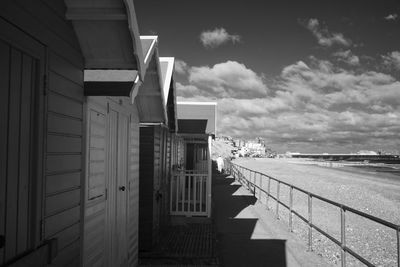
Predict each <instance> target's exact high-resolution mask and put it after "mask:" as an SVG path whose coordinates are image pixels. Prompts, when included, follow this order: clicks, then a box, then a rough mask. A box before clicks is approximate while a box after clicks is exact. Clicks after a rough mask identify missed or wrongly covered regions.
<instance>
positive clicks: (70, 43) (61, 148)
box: [0, 0, 84, 266]
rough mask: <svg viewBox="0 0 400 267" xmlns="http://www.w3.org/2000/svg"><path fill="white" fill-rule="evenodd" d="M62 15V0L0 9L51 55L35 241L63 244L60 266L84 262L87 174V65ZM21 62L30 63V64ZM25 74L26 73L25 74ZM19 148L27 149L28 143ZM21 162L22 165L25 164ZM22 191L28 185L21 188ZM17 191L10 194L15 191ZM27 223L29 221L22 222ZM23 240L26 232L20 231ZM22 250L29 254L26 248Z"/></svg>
mask: <svg viewBox="0 0 400 267" xmlns="http://www.w3.org/2000/svg"><path fill="white" fill-rule="evenodd" d="M62 10H65V6H64V1H62V0H54V1H51V3H50V1H40V0H38V1H23V0H15V1H2V3H1V6H0V16H1V17H2V18H3V19H4V20H5V21H8V23H10V24H12V25H15V28H16V29H19V31H21V32H23V33H25V34H26V35H27V36H31V38H33V39H36V40H37V41H38V42H40V43H41V44H43V45H44V46H45V47H46V51H47V55H46V66H47V68H46V70H45V72H44V73H41V75H45V78H46V81H47V86H46V88H43V90H44V91H40V95H42V97H43V98H44V102H45V105H44V108H45V113H44V118H42V120H43V122H44V129H45V132H44V144H43V148H44V151H43V154H44V174H43V177H40V181H38V182H39V184H43V191H42V193H41V198H42V201H41V202H42V203H43V204H42V205H43V207H42V209H43V212H42V225H41V227H40V228H41V233H42V234H41V236H38V237H36V240H41V241H43V240H45V239H50V238H57V239H58V255H57V257H56V258H55V259H54V264H55V265H56V266H67V265H69V264H72V263H75V264H76V263H78V264H79V262H80V249H81V245H80V244H81V237H80V236H81V234H80V233H81V226H80V222H81V220H82V218H81V195H82V191H81V184H82V182H83V179H82V178H83V169H84V164H83V153H84V127H83V125H84V95H83V63H84V62H83V57H82V55H81V52H80V48H79V43H78V41H77V39H76V36H75V33H74V29H73V27H72V25H71V23H70V22H68V21H66V20H65V16H64V14H63V13H62ZM21 62H22V64H30V63H28V62H26V60H25V59H22V61H21ZM26 73H27V72H25V71H23V72H22V74H23V75H26ZM26 79H29V77H26V76H23V77H22V81H23V82H24V81H25V80H26ZM27 82H28V81H27ZM43 92H44V94H43ZM22 97H25V96H22ZM26 97H28V96H26ZM13 113H15V114H16V115H17V114H18V113H16V112H14V111H13ZM23 124H24V125H26V126H29V123H28V122H25V121H24V122H23ZM23 131H24V130H23ZM20 145H21V147H23V146H25V145H26V144H23V143H21V144H20ZM20 156H21V157H23V155H20ZM18 161H20V162H22V161H23V159H22V158H20V159H19V160H16V162H18ZM27 169H28V168H26V167H24V168H22V170H27ZM10 186H11V185H10ZM19 186H20V187H25V186H26V185H24V183H20V184H19ZM31 186H32V185H31ZM33 186H35V185H33ZM16 190H17V189H10V192H14V191H16ZM39 203H40V202H39ZM24 205H25V204H24ZM25 206H26V207H27V205H25ZM25 209H26V208H25ZM16 210H17V211H18V209H16ZM21 212H22V209H21ZM22 223H27V221H25V222H24V221H20V222H19V224H22ZM21 227H22V226H21ZM38 232H39V230H38ZM21 235H24V233H23V232H21ZM20 239H21V238H19V237H18V238H17V240H20ZM18 249H19V250H20V251H24V250H25V247H23V246H22V247H19V248H18Z"/></svg>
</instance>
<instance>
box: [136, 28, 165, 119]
mask: <svg viewBox="0 0 400 267" xmlns="http://www.w3.org/2000/svg"><path fill="white" fill-rule="evenodd" d="M141 40H142V44H143V46H144V49H145V51H144V52H145V56H144V60H145V67H146V74H145V77H144V80H143V83H142V84H141V85H140V86H139V90H138V94H137V96H136V98H135V101H136V103H137V107H138V111H139V119H140V122H141V123H164V124H167V123H168V118H167V111H166V106H165V104H164V103H166V100H165V99H166V97H167V96H165V95H164V90H163V86H164V84H163V81H162V74H161V67H160V62H159V57H158V48H157V36H141ZM146 50H147V51H146Z"/></svg>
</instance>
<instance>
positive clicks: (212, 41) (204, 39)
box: [200, 28, 241, 48]
mask: <svg viewBox="0 0 400 267" xmlns="http://www.w3.org/2000/svg"><path fill="white" fill-rule="evenodd" d="M240 40H241V37H240V36H239V35H232V34H229V33H228V32H227V31H226V30H225V29H224V28H215V29H214V30H207V31H203V32H202V33H201V34H200V41H201V43H202V44H203V46H204V47H206V48H215V47H218V46H220V45H223V44H225V43H228V42H232V43H233V44H235V43H238V42H240Z"/></svg>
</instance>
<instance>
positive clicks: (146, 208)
mask: <svg viewBox="0 0 400 267" xmlns="http://www.w3.org/2000/svg"><path fill="white" fill-rule="evenodd" d="M171 152H172V151H171V133H169V131H168V129H167V128H165V127H163V126H142V127H140V157H139V158H140V181H139V184H140V186H139V192H140V193H139V203H140V204H139V205H140V209H139V230H140V231H139V249H140V250H141V251H149V250H151V249H152V248H153V247H154V246H155V245H156V244H157V242H158V240H159V238H160V233H161V232H162V230H164V229H165V228H166V226H167V225H168V223H169V202H170V200H169V190H170V188H169V187H170V178H171V176H170V174H171V167H172V165H171V163H172V154H171Z"/></svg>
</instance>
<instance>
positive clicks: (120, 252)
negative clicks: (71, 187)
mask: <svg viewBox="0 0 400 267" xmlns="http://www.w3.org/2000/svg"><path fill="white" fill-rule="evenodd" d="M109 105H110V106H109V107H110V108H109V114H108V118H109V124H108V125H109V131H110V134H109V166H110V167H109V192H110V199H109V207H110V208H109V211H110V212H109V222H110V226H111V240H110V241H111V263H112V264H113V266H127V264H128V246H127V232H128V231H127V230H128V229H127V207H128V202H127V188H128V186H127V179H128V136H129V135H128V129H129V113H128V112H126V111H125V110H124V109H123V108H122V107H120V106H118V105H117V104H114V103H112V102H110V103H109Z"/></svg>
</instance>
